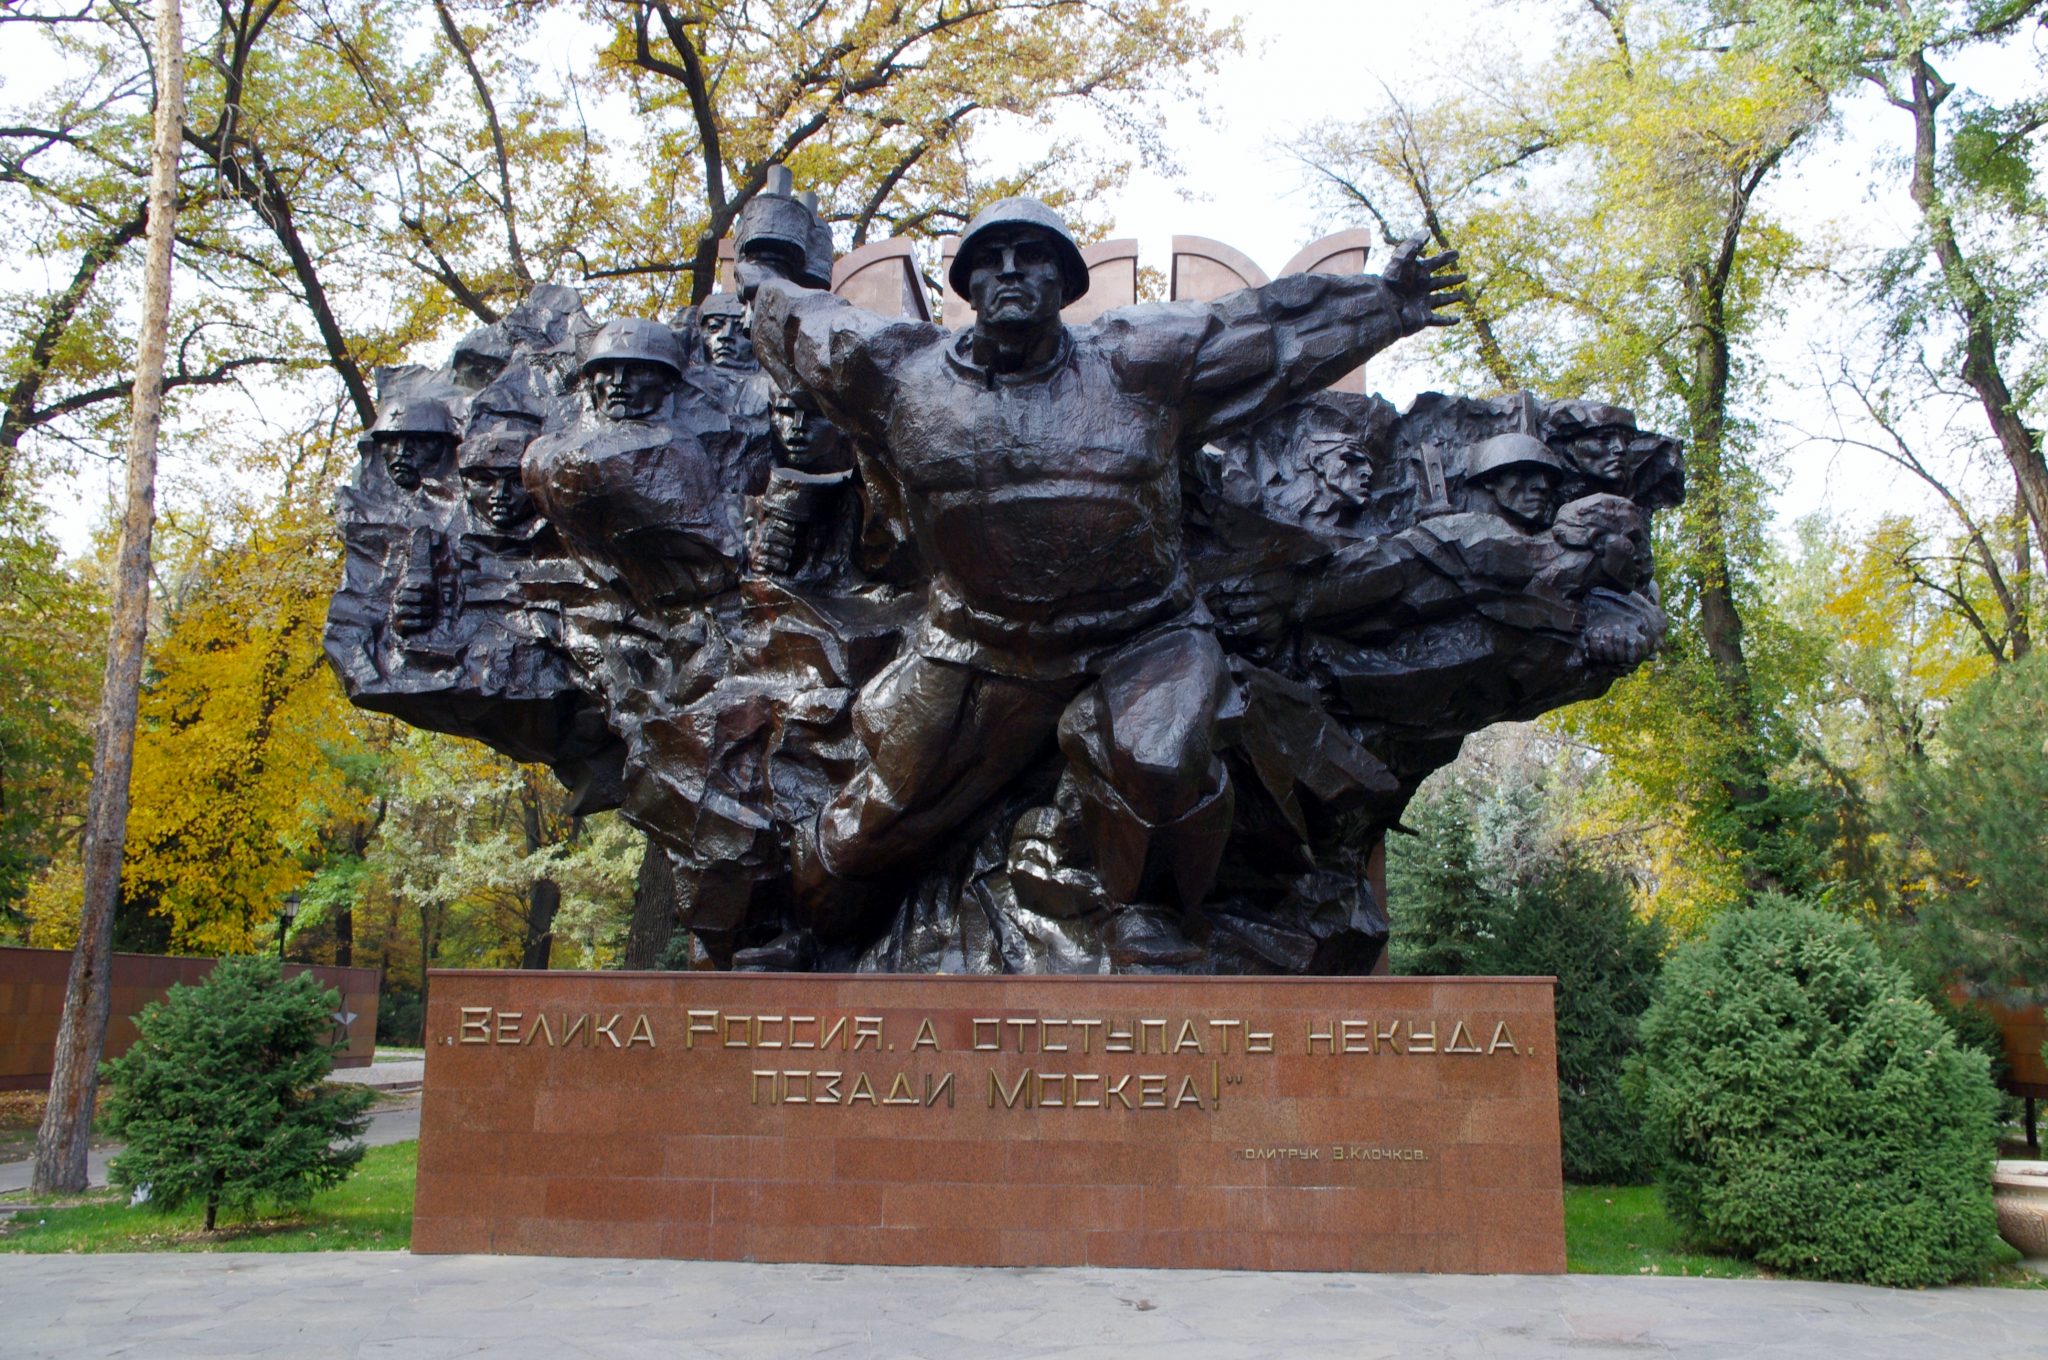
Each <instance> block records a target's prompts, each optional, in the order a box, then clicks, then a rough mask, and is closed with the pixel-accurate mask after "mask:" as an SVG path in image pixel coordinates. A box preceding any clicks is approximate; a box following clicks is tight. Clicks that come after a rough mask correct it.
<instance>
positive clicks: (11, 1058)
mask: <svg viewBox="0 0 2048 1360" xmlns="http://www.w3.org/2000/svg"><path fill="white" fill-rule="evenodd" d="M213 964H214V961H213V960H212V959H191V958H167V957H163V956H160V955H156V954H116V955H114V979H113V981H114V999H113V1014H112V1017H111V1018H110V1019H109V1021H108V1023H107V1049H106V1056H107V1057H109V1058H117V1057H119V1056H120V1055H121V1054H123V1053H126V1052H127V1051H128V1046H129V1045H130V1044H132V1043H134V1042H135V1019H134V1017H135V1016H136V1015H137V1014H139V1013H140V1012H141V1010H142V1008H143V1007H144V1006H146V1005H148V1004H149V1003H150V1002H152V1001H161V1000H162V999H163V996H164V993H166V992H168V991H169V990H170V989H171V986H172V984H173V983H178V984H182V985H184V986H187V987H190V986H193V985H195V984H197V983H198V982H199V981H200V980H201V979H202V978H204V977H205V976H206V975H207V974H208V973H210V972H212V971H213ZM285 971H286V973H288V974H296V973H302V972H307V971H310V972H311V973H312V974H313V976H315V977H317V978H319V979H320V981H321V982H322V983H324V984H326V985H327V986H329V987H332V988H333V989H334V990H335V991H337V992H339V993H341V997H342V1010H343V1012H344V1013H347V1012H353V1013H354V1015H355V1017H356V1018H355V1020H354V1022H353V1023H351V1024H350V1025H349V1027H348V1047H347V1048H345V1049H343V1050H341V1052H339V1053H337V1054H336V1055H335V1059H334V1065H335V1066H336V1067H368V1066H369V1065H370V1062H371V1060H372V1059H373V1058H375V1056H376V1049H377V991H378V988H379V987H380V986H381V984H382V983H383V979H384V974H383V973H382V972H381V971H379V970H378V969H375V968H328V967H317V968H313V969H310V970H308V969H306V968H304V967H302V966H300V965H298V964H292V965H289V966H287V967H286V969H285ZM70 976H71V951H70V950H68V949H17V948H14V947H12V946H4V945H0V1091H46V1090H48V1089H49V1087H50V1066H51V1063H52V1062H53V1061H54V1060H55V1055H56V1049H57V1022H58V1020H59V1018H60V1017H61V1016H62V1015H63V1012H64V988H65V985H66V983H67V982H68V981H69V979H70Z"/></svg>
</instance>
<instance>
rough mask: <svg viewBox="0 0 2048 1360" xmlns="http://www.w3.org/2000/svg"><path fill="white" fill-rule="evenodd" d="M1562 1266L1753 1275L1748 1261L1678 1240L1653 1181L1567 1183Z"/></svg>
mask: <svg viewBox="0 0 2048 1360" xmlns="http://www.w3.org/2000/svg"><path fill="white" fill-rule="evenodd" d="M1564 1259H1565V1269H1566V1270H1567V1271H1569V1272H1571V1273H1572V1274H1574V1275H1679V1276H1693V1277H1704V1278H1708V1279H1716V1280H1750V1279H1757V1278H1759V1277H1761V1276H1763V1275H1764V1273H1765V1272H1763V1271H1761V1270H1759V1269H1757V1267H1756V1264H1755V1263H1754V1262H1752V1261H1745V1260H1742V1259H1741V1258H1740V1257H1735V1256H1718V1255H1715V1254H1714V1253H1712V1252H1707V1251H1700V1250H1698V1249H1697V1248H1695V1247H1693V1246H1692V1244H1690V1243H1688V1242H1686V1241H1684V1240H1683V1238H1682V1237H1681V1235H1680V1234H1679V1231H1678V1228H1677V1226H1676V1225H1675V1224H1673V1223H1672V1221H1671V1220H1670V1218H1668V1217H1667V1216H1666V1215H1665V1213H1664V1205H1663V1203H1662V1201H1660V1200H1659V1199H1658V1198H1657V1191H1656V1188H1655V1187H1654V1186H1648V1185H1567V1186H1566V1187H1565V1188H1564Z"/></svg>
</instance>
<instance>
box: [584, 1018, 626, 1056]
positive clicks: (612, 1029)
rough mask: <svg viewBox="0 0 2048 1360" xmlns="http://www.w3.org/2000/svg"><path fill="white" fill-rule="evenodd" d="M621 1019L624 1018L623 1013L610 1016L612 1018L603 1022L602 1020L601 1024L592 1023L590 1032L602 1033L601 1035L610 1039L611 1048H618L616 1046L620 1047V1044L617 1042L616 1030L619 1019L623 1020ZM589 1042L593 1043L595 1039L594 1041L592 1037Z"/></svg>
mask: <svg viewBox="0 0 2048 1360" xmlns="http://www.w3.org/2000/svg"><path fill="white" fill-rule="evenodd" d="M623 1019H625V1017H624V1016H623V1015H614V1016H612V1018H611V1019H609V1020H607V1021H605V1022H604V1023H603V1024H601V1025H594V1026H592V1027H591V1029H592V1033H593V1034H602V1035H603V1036H604V1037H605V1038H607V1039H609V1040H611V1041H612V1047H613V1048H618V1047H620V1044H619V1036H618V1032H617V1025H618V1023H619V1021H621V1020H623ZM591 1042H592V1043H595V1042H597V1041H596V1040H595V1039H592V1040H591Z"/></svg>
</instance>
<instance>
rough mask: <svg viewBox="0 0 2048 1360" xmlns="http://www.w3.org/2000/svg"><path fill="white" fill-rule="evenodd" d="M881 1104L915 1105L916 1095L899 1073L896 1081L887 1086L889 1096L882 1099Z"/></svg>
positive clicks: (907, 1081)
mask: <svg viewBox="0 0 2048 1360" xmlns="http://www.w3.org/2000/svg"><path fill="white" fill-rule="evenodd" d="M882 1103H883V1104H884V1105H915V1104H917V1093H916V1092H915V1091H913V1090H911V1089H910V1082H909V1080H908V1079H906V1078H905V1077H904V1075H903V1074H902V1073H901V1072H898V1073H897V1074H896V1080H895V1081H893V1082H891V1083H890V1084H889V1094H888V1095H885V1096H883V1097H882Z"/></svg>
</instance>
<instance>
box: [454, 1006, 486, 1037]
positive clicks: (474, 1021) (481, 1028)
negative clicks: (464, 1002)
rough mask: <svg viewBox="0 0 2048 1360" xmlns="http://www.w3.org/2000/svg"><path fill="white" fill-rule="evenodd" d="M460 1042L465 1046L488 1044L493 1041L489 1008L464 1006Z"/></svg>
mask: <svg viewBox="0 0 2048 1360" xmlns="http://www.w3.org/2000/svg"><path fill="white" fill-rule="evenodd" d="M459 1037H460V1040H461V1042H463V1043H465V1044H487V1043H489V1042H490V1041H491V1008H490V1007H489V1006H464V1007H463V1008H462V1026H461V1032H460V1036H459Z"/></svg>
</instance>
